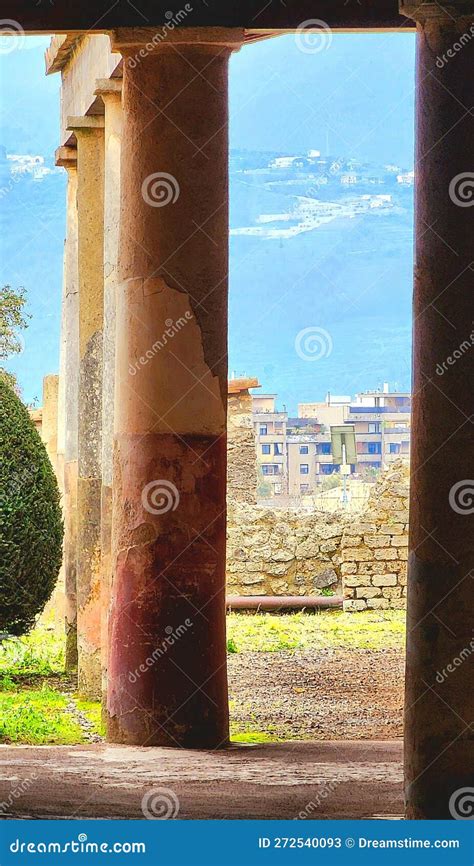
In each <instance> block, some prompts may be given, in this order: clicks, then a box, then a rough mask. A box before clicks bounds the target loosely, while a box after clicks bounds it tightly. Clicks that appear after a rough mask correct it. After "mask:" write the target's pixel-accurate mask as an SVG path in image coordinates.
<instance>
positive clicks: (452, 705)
mask: <svg viewBox="0 0 474 866" xmlns="http://www.w3.org/2000/svg"><path fill="white" fill-rule="evenodd" d="M402 11H404V12H405V13H406V14H408V15H411V16H413V17H415V18H416V20H417V25H418V27H417V29H418V59H417V115H416V138H417V144H416V163H415V170H416V219H415V231H416V266H415V289H414V350H413V363H414V378H413V427H412V460H411V500H410V556H409V573H408V639H407V667H406V710H405V713H406V717H405V777H406V802H407V817H408V818H430V819H442V818H455V817H461V818H462V817H468V816H470V817H472V779H473V768H474V727H473V720H474V664H473V661H472V659H473V656H472V651H473V649H474V644H473V637H472V625H473V620H474V584H473V577H474V531H473V520H474V518H473V507H472V503H473V492H474V480H473V469H472V466H473V460H472V458H473V454H474V436H473V423H472V419H473V401H472V382H473V379H474V348H473V343H474V333H473V319H474V298H473V291H472V289H473V265H472V262H473V260H474V243H473V241H474V235H473V226H472V208H470V207H468V205H472V204H473V179H474V175H473V154H474V120H473V117H472V106H473V104H474V75H473V70H474V38H473V32H474V28H473V18H472V13H473V12H474V3H473V2H472V0H471V2H450V3H449V4H447V6H446V9H444V8H443V6H442V5H438V4H435V3H422V4H418V5H417V8H415V6H414V5H413V6H412V7H408V6H406V5H404V4H402ZM468 13H471V14H470V17H467V15H468ZM463 15H464V16H466V17H463ZM466 34H467V35H466ZM470 111H471V114H470V113H469V112H470ZM466 789H469V790H470V791H471V795H470V797H469V790H466Z"/></svg>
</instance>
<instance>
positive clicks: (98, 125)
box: [66, 114, 105, 134]
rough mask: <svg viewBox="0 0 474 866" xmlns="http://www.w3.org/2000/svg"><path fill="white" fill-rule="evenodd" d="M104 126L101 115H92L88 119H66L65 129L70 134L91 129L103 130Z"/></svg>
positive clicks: (83, 116) (83, 117)
mask: <svg viewBox="0 0 474 866" xmlns="http://www.w3.org/2000/svg"><path fill="white" fill-rule="evenodd" d="M104 126H105V120H104V116H103V115H101V114H92V115H91V116H90V117H87V116H86V115H82V116H80V117H71V116H69V117H68V119H67V127H66V129H68V130H69V131H70V132H75V133H76V134H77V133H78V132H82V131H84V132H87V131H88V130H91V129H103V128H104Z"/></svg>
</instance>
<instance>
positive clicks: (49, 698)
mask: <svg viewBox="0 0 474 866" xmlns="http://www.w3.org/2000/svg"><path fill="white" fill-rule="evenodd" d="M5 684H6V685H7V689H4V690H3V691H1V692H0V742H1V743H27V744H31V745H72V744H73V743H83V742H84V737H83V735H82V731H81V729H80V727H79V725H78V724H77V723H76V722H75V720H74V719H73V718H72V717H71V716H70V714H69V713H68V712H67V710H66V707H67V704H68V700H67V698H66V696H65V695H63V694H61V692H58V691H57V690H56V689H52V688H50V687H49V686H48V685H46V684H43V686H42V688H39V689H23V690H22V691H20V690H18V688H16V687H15V686H14V684H13V683H12V680H9V681H8V679H7V681H6V682H5V678H4V680H3V683H2V685H3V686H5Z"/></svg>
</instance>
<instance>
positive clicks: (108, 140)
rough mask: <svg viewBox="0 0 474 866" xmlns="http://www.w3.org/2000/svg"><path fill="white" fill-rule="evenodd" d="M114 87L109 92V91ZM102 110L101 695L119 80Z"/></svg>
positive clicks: (106, 93) (107, 84)
mask: <svg viewBox="0 0 474 866" xmlns="http://www.w3.org/2000/svg"><path fill="white" fill-rule="evenodd" d="M112 87H115V90H111V89H110V88H112ZM96 93H100V95H101V97H102V99H103V101H104V106H105V130H104V132H105V136H104V149H105V156H104V159H105V163H104V165H105V167H104V190H105V192H104V332H103V382H102V494H101V559H102V565H101V596H102V602H101V607H102V610H101V663H102V696H103V700H104V704H105V698H106V690H107V656H108V609H109V603H110V586H111V581H112V559H111V542H112V469H113V433H114V380H115V306H116V291H117V266H118V251H119V225H120V149H121V135H122V105H121V81H120V80H112V81H110V80H109V81H103V82H98V89H97V90H96Z"/></svg>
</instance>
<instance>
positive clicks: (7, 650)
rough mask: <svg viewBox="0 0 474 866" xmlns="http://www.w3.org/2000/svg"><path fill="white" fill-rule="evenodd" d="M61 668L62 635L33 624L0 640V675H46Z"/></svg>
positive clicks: (61, 670)
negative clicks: (17, 634) (24, 632)
mask: <svg viewBox="0 0 474 866" xmlns="http://www.w3.org/2000/svg"><path fill="white" fill-rule="evenodd" d="M63 671H64V636H63V635H60V634H57V633H55V632H53V631H51V630H50V629H47V628H44V627H41V626H39V627H37V628H35V629H33V631H31V632H30V634H28V635H25V637H15V638H8V639H7V640H4V641H2V642H1V643H0V678H1V677H2V676H5V675H6V676H9V677H35V676H36V677H47V676H52V675H61V674H62V673H63Z"/></svg>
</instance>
